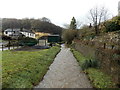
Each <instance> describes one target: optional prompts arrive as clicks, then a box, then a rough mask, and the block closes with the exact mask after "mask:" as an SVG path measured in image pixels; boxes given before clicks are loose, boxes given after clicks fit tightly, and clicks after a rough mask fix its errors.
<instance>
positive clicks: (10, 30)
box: [5, 28, 20, 32]
mask: <svg viewBox="0 0 120 90" xmlns="http://www.w3.org/2000/svg"><path fill="white" fill-rule="evenodd" d="M5 31H9V32H12V31H20V29H10V28H9V29H6V30H5Z"/></svg>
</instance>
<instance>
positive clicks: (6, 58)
mask: <svg viewBox="0 0 120 90" xmlns="http://www.w3.org/2000/svg"><path fill="white" fill-rule="evenodd" d="M59 50H60V48H59V47H52V48H50V49H45V50H41V51H32V52H28V51H3V53H2V56H3V58H2V64H3V65H2V87H3V88H32V87H33V86H34V85H36V84H38V83H39V81H40V80H41V79H42V78H43V76H44V74H45V73H46V72H47V70H48V68H49V66H50V64H51V63H52V62H53V60H54V58H55V56H56V54H57V53H58V52H59Z"/></svg>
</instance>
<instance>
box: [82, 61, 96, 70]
mask: <svg viewBox="0 0 120 90" xmlns="http://www.w3.org/2000/svg"><path fill="white" fill-rule="evenodd" d="M81 67H82V69H83V70H85V69H88V68H90V67H92V68H97V67H98V61H97V60H91V59H90V60H85V62H84V63H83V64H82V66H81Z"/></svg>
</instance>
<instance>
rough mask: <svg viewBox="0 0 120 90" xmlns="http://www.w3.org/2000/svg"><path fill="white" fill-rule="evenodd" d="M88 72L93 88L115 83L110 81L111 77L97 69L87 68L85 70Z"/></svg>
mask: <svg viewBox="0 0 120 90" xmlns="http://www.w3.org/2000/svg"><path fill="white" fill-rule="evenodd" d="M85 72H86V73H88V76H89V78H90V80H91V81H92V83H93V86H94V87H95V88H112V87H115V84H114V83H113V82H112V78H111V77H110V76H108V75H106V74H104V73H103V72H101V71H100V70H99V69H95V68H89V69H87V70H85Z"/></svg>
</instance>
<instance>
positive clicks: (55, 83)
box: [35, 45, 92, 88]
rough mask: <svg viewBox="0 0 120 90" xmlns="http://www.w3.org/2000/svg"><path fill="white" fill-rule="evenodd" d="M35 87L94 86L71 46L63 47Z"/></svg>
mask: <svg viewBox="0 0 120 90" xmlns="http://www.w3.org/2000/svg"><path fill="white" fill-rule="evenodd" d="M35 88H92V86H91V84H90V82H89V80H88V79H87V77H86V75H85V74H84V73H83V72H82V70H81V68H80V66H79V65H78V63H77V61H76V59H75V58H74V56H73V54H72V53H71V51H70V49H69V48H65V47H64V45H63V46H62V47H61V51H60V52H59V53H58V55H57V56H56V58H55V60H54V62H53V63H52V64H51V66H50V67H49V70H48V72H47V73H46V75H45V76H44V78H43V81H41V82H40V83H39V85H37V86H35Z"/></svg>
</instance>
